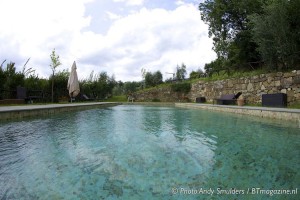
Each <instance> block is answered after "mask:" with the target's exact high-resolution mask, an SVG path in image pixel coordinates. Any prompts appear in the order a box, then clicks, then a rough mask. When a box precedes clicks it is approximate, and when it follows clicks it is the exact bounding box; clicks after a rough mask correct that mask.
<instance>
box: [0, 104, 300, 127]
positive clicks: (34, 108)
mask: <svg viewBox="0 0 300 200" xmlns="http://www.w3.org/2000/svg"><path fill="white" fill-rule="evenodd" d="M121 104H126V105H160V106H166V105H168V106H174V105H175V107H182V108H192V109H206V110H214V111H221V112H230V113H235V114H243V115H254V116H258V117H263V118H273V119H280V120H290V121H297V122H299V124H300V109H287V108H269V107H252V106H227V105H212V104H201V103H152V102H151V103H147V102H144V103H143V102H142V103H139V102H133V103H116V102H89V103H66V104H45V105H34V104H33V105H28V104H27V105H24V106H23V105H22V106H0V121H3V120H11V119H22V118H28V117H36V116H46V115H51V114H56V113H61V112H69V111H75V110H85V109H93V108H99V107H109V106H116V105H121Z"/></svg>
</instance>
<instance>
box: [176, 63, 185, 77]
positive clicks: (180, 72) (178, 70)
mask: <svg viewBox="0 0 300 200" xmlns="http://www.w3.org/2000/svg"><path fill="white" fill-rule="evenodd" d="M185 75H186V65H185V64H184V63H182V64H181V66H180V67H179V66H178V65H177V68H176V79H177V80H178V81H182V80H184V79H185Z"/></svg>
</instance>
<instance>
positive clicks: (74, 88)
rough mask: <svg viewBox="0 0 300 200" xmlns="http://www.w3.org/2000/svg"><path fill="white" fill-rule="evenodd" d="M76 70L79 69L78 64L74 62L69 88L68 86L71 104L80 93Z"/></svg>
mask: <svg viewBox="0 0 300 200" xmlns="http://www.w3.org/2000/svg"><path fill="white" fill-rule="evenodd" d="M76 69H77V67H76V62H75V61H74V62H73V65H72V69H71V73H70V77H69V80H68V86H67V88H68V90H69V95H70V97H71V103H72V98H74V97H76V96H77V95H78V94H79V92H80V88H79V81H78V76H77V72H76Z"/></svg>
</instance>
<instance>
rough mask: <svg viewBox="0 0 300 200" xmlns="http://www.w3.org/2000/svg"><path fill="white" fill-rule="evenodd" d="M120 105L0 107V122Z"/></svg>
mask: <svg viewBox="0 0 300 200" xmlns="http://www.w3.org/2000/svg"><path fill="white" fill-rule="evenodd" d="M119 104H120V103H112V102H90V103H69V104H45V105H24V106H0V120H10V119H21V118H26V117H31V116H45V115H49V114H54V113H59V112H68V111H72V110H82V109H89V108H96V107H103V106H115V105H119Z"/></svg>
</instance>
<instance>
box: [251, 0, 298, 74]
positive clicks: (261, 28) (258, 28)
mask: <svg viewBox="0 0 300 200" xmlns="http://www.w3.org/2000/svg"><path fill="white" fill-rule="evenodd" d="M299 9H300V1H299V0H298V1H297V0H291V1H286V0H273V1H269V2H268V4H267V5H266V6H264V7H263V11H264V13H263V14H253V15H252V16H251V17H250V19H251V22H252V25H253V33H254V34H253V35H254V37H253V41H255V42H256V43H257V45H258V48H257V49H258V51H259V52H260V54H261V55H262V58H263V60H264V62H265V63H266V64H267V66H268V67H269V69H273V70H274V69H275V70H287V69H291V68H295V67H296V66H297V65H298V66H299V61H300V54H299V52H300V42H299V41H300V39H299V37H300V31H299V30H300V22H299V17H300V14H299Z"/></svg>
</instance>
